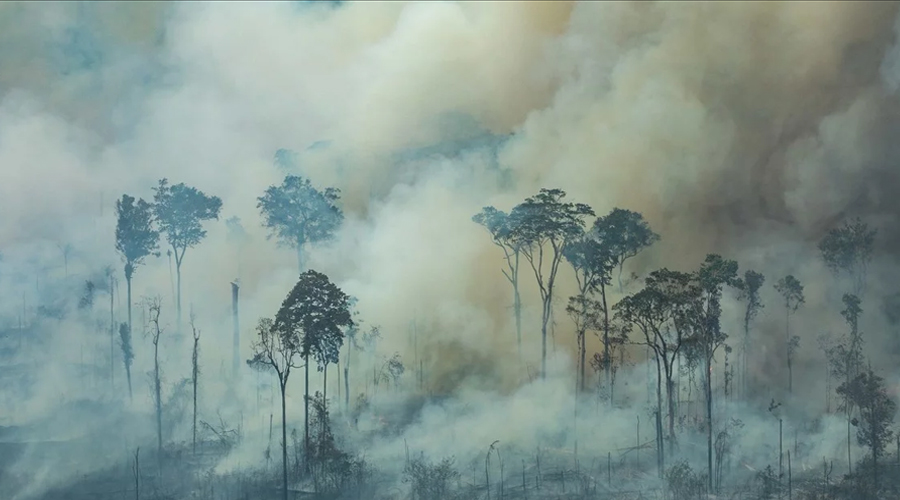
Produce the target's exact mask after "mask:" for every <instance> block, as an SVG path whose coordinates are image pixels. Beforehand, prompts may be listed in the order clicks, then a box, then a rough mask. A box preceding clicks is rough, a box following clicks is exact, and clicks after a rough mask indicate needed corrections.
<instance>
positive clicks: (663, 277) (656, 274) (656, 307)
mask: <svg viewBox="0 0 900 500" xmlns="http://www.w3.org/2000/svg"><path fill="white" fill-rule="evenodd" d="M699 296H700V289H699V287H698V286H697V284H696V283H695V282H694V281H693V276H692V275H691V274H688V273H682V272H678V271H670V270H668V269H660V270H658V271H653V272H652V273H650V275H649V276H648V277H647V279H646V280H645V286H644V288H643V289H641V290H640V291H638V292H636V293H634V294H632V295H628V296H626V297H625V298H623V299H622V300H621V301H619V303H618V304H616V305H615V306H613V310H614V311H615V314H616V318H617V319H618V320H620V321H622V322H623V323H624V324H626V325H629V327H630V328H637V329H638V330H639V331H640V332H641V333H642V334H643V337H644V338H643V340H642V341H637V342H635V343H636V344H638V345H646V346H647V347H649V348H650V350H651V351H652V352H653V354H654V359H655V361H656V375H657V380H656V382H657V383H656V404H657V408H658V410H659V412H660V415H662V409H663V400H662V387H663V384H665V387H666V407H667V409H668V424H669V425H668V427H669V432H668V434H669V441H670V443H673V444H674V441H675V414H676V412H675V404H676V401H675V384H674V375H675V361H676V359H678V355H679V352H680V351H681V350H682V349H683V348H684V347H685V345H686V340H687V338H688V336H689V335H690V334H691V330H690V328H691V326H692V323H691V322H690V319H691V318H690V316H689V313H690V312H691V307H692V306H693V305H694V304H696V302H697V300H698V297H699ZM670 450H671V448H670ZM660 455H661V456H662V453H660ZM663 466H664V464H663Z"/></svg>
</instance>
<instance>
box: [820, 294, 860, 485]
mask: <svg viewBox="0 0 900 500" xmlns="http://www.w3.org/2000/svg"><path fill="white" fill-rule="evenodd" d="M843 302H844V309H843V310H842V311H841V316H843V317H844V320H845V321H846V322H847V325H848V326H849V327H850V331H849V332H848V333H847V334H846V335H842V336H841V337H840V338H839V339H838V340H837V341H835V342H834V343H833V344H832V345H830V346H828V348H827V349H826V350H825V355H826V356H827V358H828V364H829V367H830V374H831V375H832V376H833V377H835V378H838V379H843V384H842V385H844V386H846V387H849V386H850V384H851V382H852V381H853V380H854V379H855V378H856V377H857V375H859V372H860V368H861V367H862V363H863V353H862V347H863V338H862V333H861V332H860V331H859V317H860V315H861V314H862V312H863V310H862V307H860V300H859V297H857V296H856V295H851V294H848V293H845V294H844V296H843ZM847 396H848V393H847V392H843V393H841V392H838V398H839V401H840V402H839V409H840V410H841V411H843V412H844V413H845V414H846V418H847V467H848V469H849V470H852V465H853V463H852V458H851V456H850V439H851V438H850V436H851V431H850V426H851V422H852V419H853V412H854V410H855V403H854V400H853V399H851V398H849V397H847Z"/></svg>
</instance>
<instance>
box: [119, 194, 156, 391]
mask: <svg viewBox="0 0 900 500" xmlns="http://www.w3.org/2000/svg"><path fill="white" fill-rule="evenodd" d="M158 249H159V231H157V230H156V228H155V227H154V224H153V207H152V205H150V204H149V203H147V202H146V201H144V200H143V199H140V200H137V201H135V199H134V198H133V197H131V196H128V195H127V194H123V195H122V199H121V200H116V250H117V251H118V252H119V254H120V255H121V256H122V260H124V261H125V282H126V284H127V288H128V329H129V331H131V327H132V322H131V278H132V277H134V270H135V268H136V267H137V266H139V265H140V264H142V263H143V262H144V258H146V257H147V256H148V255H155V256H159V252H157V250H158ZM110 293H112V290H110ZM129 390H130V389H129Z"/></svg>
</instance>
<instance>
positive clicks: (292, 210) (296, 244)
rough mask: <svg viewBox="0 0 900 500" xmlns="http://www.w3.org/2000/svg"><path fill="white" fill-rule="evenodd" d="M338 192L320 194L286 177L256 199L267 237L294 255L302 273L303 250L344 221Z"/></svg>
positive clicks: (328, 235) (307, 184)
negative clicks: (291, 249) (278, 184)
mask: <svg viewBox="0 0 900 500" xmlns="http://www.w3.org/2000/svg"><path fill="white" fill-rule="evenodd" d="M340 193H341V192H340V190H339V189H336V188H326V189H325V190H324V191H319V190H318V189H316V188H315V187H313V185H312V183H311V182H310V181H309V179H306V178H303V177H299V176H296V175H288V176H287V177H285V178H284V181H283V182H282V183H281V185H280V186H269V188H268V189H266V192H265V193H264V194H263V195H262V196H260V197H259V198H258V199H257V200H258V203H257V205H256V206H257V208H259V210H260V214H262V216H263V226H265V227H267V228H268V229H269V235H268V238H270V239H271V238H272V237H275V238H276V239H277V241H278V243H279V244H280V245H284V246H288V247H290V248H293V249H294V250H295V251H296V252H297V266H298V268H299V271H300V272H303V247H304V245H306V244H315V243H318V242H322V241H327V240H329V239H331V238H332V237H333V236H334V232H335V231H336V230H337V228H338V227H339V226H340V225H341V223H342V222H343V220H344V213H343V212H342V211H341V209H340V208H339V207H338V206H337V202H338V200H339V199H340Z"/></svg>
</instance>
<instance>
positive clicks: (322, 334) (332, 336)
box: [275, 270, 353, 466]
mask: <svg viewBox="0 0 900 500" xmlns="http://www.w3.org/2000/svg"><path fill="white" fill-rule="evenodd" d="M349 299H350V297H349V296H347V294H345V293H344V292H343V291H342V290H341V289H340V288H338V287H337V285H335V284H334V283H332V282H331V281H330V280H329V279H328V276H326V275H324V274H322V273H319V272H316V271H313V270H309V271H306V272H305V273H303V274H301V275H300V279H299V280H298V281H297V284H296V285H294V288H293V289H292V290H291V292H290V293H289V294H288V296H287V298H286V299H285V300H284V302H283V303H282V304H281V309H279V311H278V314H277V315H276V316H275V329H276V330H277V331H279V332H285V333H284V336H285V337H286V338H289V339H295V340H296V341H297V342H299V352H298V354H299V355H300V356H301V357H302V358H303V361H304V363H303V366H304V369H305V372H306V373H305V375H306V380H305V388H304V422H305V423H304V428H305V429H304V441H303V442H304V447H305V449H308V446H309V364H310V358H312V360H314V361H316V363H317V365H318V367H322V368H324V366H325V363H336V362H337V361H338V359H339V358H338V355H339V353H340V348H341V345H342V344H343V342H344V329H345V328H346V327H349V326H351V325H352V324H353V320H352V318H351V316H350V300H349ZM320 369H321V368H320ZM307 466H308V464H307Z"/></svg>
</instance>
